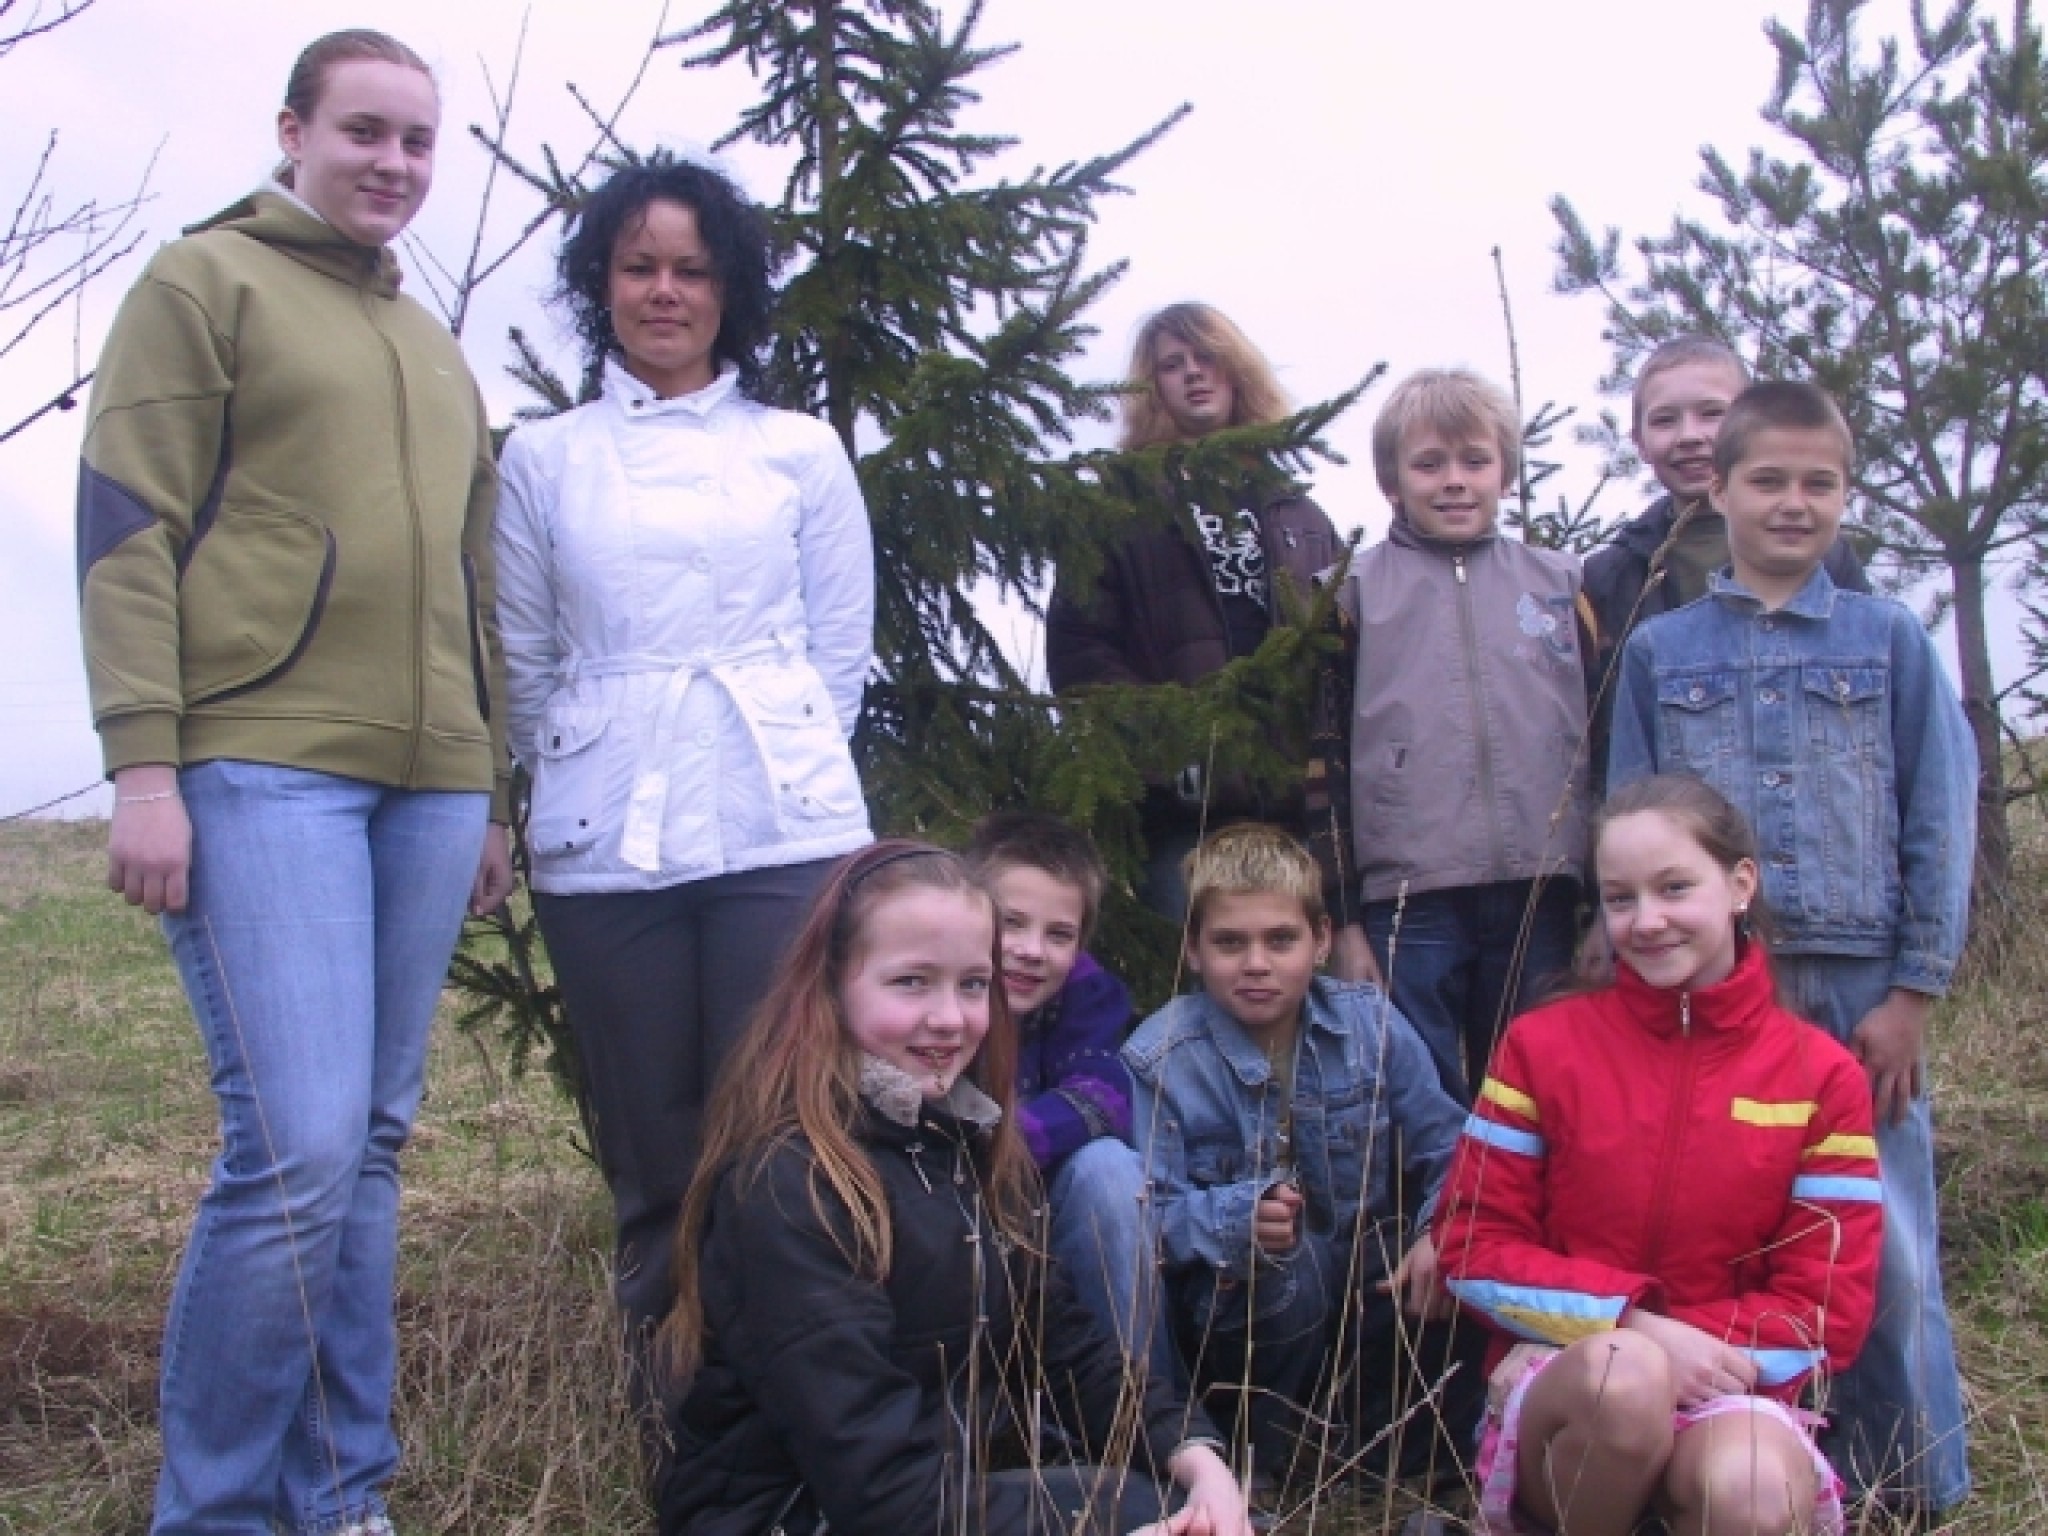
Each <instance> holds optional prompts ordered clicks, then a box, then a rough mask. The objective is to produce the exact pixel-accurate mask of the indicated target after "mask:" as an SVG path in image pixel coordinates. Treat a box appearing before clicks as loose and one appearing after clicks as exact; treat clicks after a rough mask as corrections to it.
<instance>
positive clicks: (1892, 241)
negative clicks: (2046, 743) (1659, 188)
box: [1552, 0, 2048, 930]
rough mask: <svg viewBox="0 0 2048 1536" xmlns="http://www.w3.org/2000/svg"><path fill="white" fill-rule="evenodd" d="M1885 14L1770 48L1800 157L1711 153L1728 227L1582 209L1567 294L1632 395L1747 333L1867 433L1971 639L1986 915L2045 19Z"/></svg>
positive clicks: (1967, 653) (2033, 485)
mask: <svg viewBox="0 0 2048 1536" xmlns="http://www.w3.org/2000/svg"><path fill="white" fill-rule="evenodd" d="M1865 9H1866V0H1809V4H1808V7H1807V13H1806V22H1805V27H1804V29H1803V31H1801V32H1795V31H1793V30H1792V29H1791V28H1789V27H1787V26H1784V25H1782V24H1780V23H1777V22H1772V23H1770V24H1769V25H1768V26H1767V28H1766V32H1767V34H1768V36H1769V38H1770V42H1771V45H1772V47H1773V48H1774V49H1775V50H1776V52H1777V56H1778V75H1777V82H1776V85H1775V87H1774V88H1773V90H1772V92H1771V96H1770V99H1769V101H1768V102H1767V103H1766V104H1765V105H1764V108H1763V113H1762V115H1763V119H1764V121H1765V122H1766V123H1767V124H1769V125H1770V126H1771V127H1772V128H1773V129H1775V130H1777V131H1778V133H1779V134H1780V135H1781V136H1782V137H1783V139H1784V140H1785V141H1787V143H1788V146H1789V152H1788V153H1787V154H1786V155H1784V156H1782V157H1781V156H1779V155H1775V154H1768V153H1765V152H1762V151H1753V152H1752V153H1751V154H1750V157H1749V160H1748V162H1747V164H1746V165H1742V166H1737V165H1736V164H1734V163H1732V162H1731V161H1730V160H1729V159H1727V158H1726V157H1724V156H1723V155H1721V154H1720V153H1719V152H1718V151H1716V150H1714V149H1712V148H1708V149H1705V150H1703V151H1702V152H1701V159H1702V162H1703V167H1704V169H1703V172H1702V175H1701V178H1700V186H1701V188H1702V189H1703V190H1704V191H1705V192H1706V193H1707V194H1708V196H1709V197H1710V198H1711V199H1712V201H1713V203H1714V204H1715V206H1716V208H1717V210H1718V214H1719V220H1718V224H1712V223H1709V222H1707V221H1705V220H1699V219H1692V218H1684V217H1681V218H1679V219H1677V220H1676V221H1675V222H1674V223H1673V224H1672V226H1671V229H1670V231H1669V232H1668V233H1666V234H1664V235H1654V236H1646V237H1642V238H1639V239H1636V240H1634V241H1632V242H1630V252H1631V255H1630V257H1629V258H1624V256H1623V242H1622V238H1621V236H1620V233H1619V232H1618V231H1615V230H1611V229H1610V230H1608V231H1606V232H1605V233H1604V234H1603V235H1601V236H1599V237H1596V236H1594V235H1593V233H1592V232H1591V231H1590V230H1589V229H1588V228H1587V226H1586V224H1585V223H1584V221H1583V220H1582V219H1581V218H1580V217H1579V215H1578V214H1577V212H1576V211H1575V210H1574V209H1573V208H1572V206H1571V205H1570V203H1568V202H1566V201H1565V200H1564V199H1563V198H1559V199H1557V200H1556V201H1555V202H1554V203H1553V205H1552V207H1553V211H1554V212H1555V214H1556V216H1557V219H1558V222H1559V225H1560V227H1561V230H1562V236H1561V238H1560V241H1559V245H1558V252H1559V271H1558V279H1557V282H1558V286H1559V287H1560V289H1562V290H1563V291H1565V292H1582V291H1585V292H1595V293H1598V294H1599V295H1600V296H1601V297H1602V298H1603V299H1604V300H1605V302H1606V305H1607V323H1606V335H1607V339H1608V341H1609V342H1610V344H1611V345H1612V347H1613V349H1614V358H1615V371H1614V375H1613V377H1612V378H1611V379H1610V380H1609V384H1610V386H1612V387H1625V385H1626V381H1627V380H1628V378H1629V377H1630V376H1631V375H1632V373H1633V371H1634V368H1635V365H1636V363H1637V362H1638V361H1639V360H1640V359H1641V358H1642V357H1643V356H1644V355H1645V354H1646V353H1647V352H1648V351H1649V350H1650V349H1651V348H1652V347H1654V346H1655V345H1656V344H1657V343H1658V342H1660V341H1662V340H1664V339H1666V338H1667V337H1670V336H1672V335H1674V334H1677V333H1680V332H1684V331H1702V332H1706V333H1709V334H1715V335H1720V336H1724V337H1726V338H1727V339H1728V340H1729V341H1731V342H1732V343H1734V344H1735V345H1736V346H1737V347H1739V348H1740V349H1741V350H1743V351H1744V352H1746V353H1747V354H1749V356H1750V357H1751V359H1752V361H1753V362H1754V363H1755V365H1756V367H1757V369H1758V370H1759V372H1760V373H1762V374H1764V375H1785V376H1790V377H1804V378H1811V379H1813V380H1814V381H1815V382H1816V383H1819V384H1821V385H1822V386H1824V387H1826V388H1827V389H1829V390H1831V391H1832V392H1833V393H1834V394H1835V395H1836V397H1837V398H1838V399H1839V400H1841V402H1842V404H1843V407H1844V408H1845V410H1846V411H1847V412H1848V415H1849V421H1850V426H1851V428H1852V430H1853V431H1854V433H1855V436H1856V442H1857V448H1858V454H1859V459H1858V463H1857V466H1856V472H1855V490H1856V493H1857V503H1858V505H1857V509H1856V510H1857V512H1858V514H1859V516H1858V521H1859V530H1858V536H1859V537H1860V538H1862V539H1864V540H1865V541H1867V542H1866V546H1865V547H1866V549H1870V548H1875V549H1876V550H1878V551H1880V552H1881V554H1882V556H1883V559H1884V561H1885V562H1886V563H1887V564H1889V565H1890V566H1891V568H1892V569H1893V571H1894V572H1895V573H1897V574H1900V575H1901V576H1902V577H1903V578H1904V579H1905V581H1906V582H1908V583H1909V584H1910V583H1912V582H1915V581H1919V580H1923V579H1933V580H1934V581H1936V582H1937V583H1938V591H1937V599H1936V606H1937V611H1938V612H1946V613H1947V614H1949V615H1950V616H1952V617H1953V619H1954V621H1955V634H1956V656H1957V661H1958V670H1959V672H1960V675H1961V679H1962V696H1963V707H1964V710H1965V711H1966V713H1967V714H1968V716H1969V720H1970V725H1971V728H1972V730H1973V733H1974V735H1975V738H1976V745H1977V753H1978V761H1979V764H1980V768H1981V775H1982V777H1981V780H1980V785H1979V797H1978V851H1977V871H1978V875H1977V890H1978V905H1977V912H1978V915H1979V917H1980V919H1983V920H1987V921H1985V922H1983V923H1981V924H1980V926H1981V927H1985V928H1988V929H1991V930H1995V929H1996V928H1997V927H1998V925H1999V922H2000V920H2001V918H2002V915H2003V913H2004V911H2005V909H2006V906H2007V900H2008V895H2009V891H2010V886H2011V841H2010V834H2009V831H2008V828H2007V820H2006V804H2007V800H2008V798H2009V791H2008V789H2007V785H2006V781H2005V772H2004V769H2003V758H2004V755H2003V747H2004V745H2005V742H2004V726H2003V722H2002V720H2001V713H2000V704H2001V700H2002V695H2001V693H2000V691H1999V689H1998V688H1997V687H1996V685H1995V684H1994V681H1993V677H1992V668H1991V653H1990V643H1989V632H1988V625H1987V616H1986V598H1987V595H1988V593H1989V591H1990V588H1991V586H1992V584H1993V580H1994V577H1993V569H1994V562H1996V561H1997V560H1998V559H1999V558H2000V557H2001V556H2002V555H2007V554H2008V553H2015V554H2016V553H2023V552H2024V551H2025V550H2026V549H2027V548H2028V546H2029V544H2030V542H2031V541H2033V540H2036V539H2038V538H2039V537H2040V534H2041V531H2042V528H2043V521H2044V508H2048V346H2044V345H2043V337H2044V336H2048V291H2044V285H2043V281H2042V271H2043V260H2044V249H2048V247H2044V242H2048V74H2044V71H2043V67H2042V52H2041V35H2040V32H2039V30H2038V29H2037V28H2036V27H2035V26H2034V25H2033V21H2032V17H2031V14H2030V10H2029V4H2028V0H2016V3H2015V6H2014V10H2013V15H2012V18H2011V21H2010V24H2009V25H2008V26H2007V27H2006V28H2005V30H2004V31H2003V32H2001V31H2000V30H1999V28H1998V27H1997V26H1995V25H1994V24H1993V23H1991V22H1989V21H1987V20H1982V19H1980V18H1979V17H1978V16H1977V14H1976V12H1975V9H1974V6H1973V5H1972V4H1971V3H1970V0H1958V3H1955V4H1952V5H1951V6H1950V7H1949V8H1948V9H1947V10H1946V11H1945V12H1943V13H1941V14H1940V15H1938V16H1934V17H1930V16H1929V14H1928V11H1927V8H1926V7H1925V6H1924V5H1923V4H1919V3H1916V4H1915V5H1914V6H1913V9H1912V35H1911V37H1910V39H1908V40H1906V41H1905V42H1904V43H1902V42H1901V41H1900V40H1898V39H1895V38H1885V39H1882V40H1880V41H1879V42H1877V43H1876V44H1875V46H1870V45H1868V44H1867V43H1866V42H1865V39H1864V38H1863V36H1862V35H1861V33H1860V32H1859V30H1858V24H1859V22H1860V20H1861V19H1862V13H1863V12H1864V10H1865Z"/></svg>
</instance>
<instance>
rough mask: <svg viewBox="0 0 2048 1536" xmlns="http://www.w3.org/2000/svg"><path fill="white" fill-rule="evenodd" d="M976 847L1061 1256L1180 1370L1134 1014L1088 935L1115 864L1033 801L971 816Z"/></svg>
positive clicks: (1026, 1120)
mask: <svg viewBox="0 0 2048 1536" xmlns="http://www.w3.org/2000/svg"><path fill="white" fill-rule="evenodd" d="M967 860H968V862H969V864H970V865H971V866H972V867H973V868H974V870H975V872H976V873H977V874H978V875H979V876H980V878H981V881H982V883H983V884H984V885H985V886H987V887H988V890H989V893H990V895H991V896H993V897H994V898H995V903H996V911H997V915H998V919H999V921H1000V924H1001V929H1002V981H1003V993H1004V996H1005V998H1006V1000H1007V1001H1008V1003H1009V1005H1010V1016H1011V1017H1012V1018H1013V1019H1014V1020H1015V1021H1016V1024H1017V1128H1018V1129H1019V1130H1020V1131H1021V1132H1022V1133H1023V1135H1024V1140H1025V1144H1026V1145H1027V1146H1029V1147H1030V1149H1031V1156H1032V1158H1033V1160H1034V1161H1036V1162H1037V1164H1038V1171H1039V1173H1040V1175H1041V1176H1043V1178H1044V1180H1045V1188H1046V1196H1047V1200H1048V1202H1049V1203H1050V1205H1051V1208H1052V1210H1051V1216H1052V1222H1051V1243H1052V1251H1053V1256H1054V1258H1056V1259H1057V1260H1058V1261H1059V1262H1060V1264H1061V1265H1062V1266H1063V1267H1064V1268H1065V1269H1066V1270H1067V1273H1068V1275H1069V1277H1070V1278H1071V1279H1072V1281H1073V1284H1074V1289H1075V1290H1076V1291H1078V1292H1079V1293H1080V1296H1081V1299H1082V1301H1083V1302H1085V1303H1086V1304H1087V1306H1088V1307H1089V1309H1090V1310H1091V1311H1092V1312H1093V1313H1094V1314H1095V1316H1096V1318H1097V1320H1098V1321H1099V1322H1100V1323H1101V1324H1102V1325H1103V1327H1104V1328H1105V1329H1109V1330H1111V1331H1112V1334H1113V1336H1114V1337H1115V1339H1116V1340H1117V1342H1118V1344H1119V1345H1120V1346H1121V1347H1122V1349H1123V1352H1124V1356H1125V1358H1126V1359H1128V1360H1131V1361H1136V1360H1139V1359H1148V1358H1149V1359H1150V1360H1151V1361H1152V1363H1153V1366H1154V1368H1155V1369H1164V1370H1167V1371H1170V1370H1171V1359H1172V1357H1171V1355H1170V1353H1167V1351H1168V1349H1169V1346H1168V1345H1167V1344H1166V1343H1165V1342H1164V1340H1163V1337H1162V1336H1161V1330H1159V1329H1158V1328H1157V1327H1156V1326H1155V1323H1156V1321H1157V1318H1158V1315H1159V1307H1158V1300H1157V1297H1158V1284H1159V1267H1158V1262H1157V1259H1156V1257H1155V1251H1154V1244H1153V1241H1152V1231H1151V1226H1150V1223H1149V1222H1148V1221H1147V1219H1146V1206H1145V1202H1144V1195H1145V1170H1144V1168H1143V1166H1142V1165H1141V1164H1140V1162H1139V1160H1138V1154H1137V1153H1136V1152H1135V1151H1133V1150H1132V1148H1131V1144H1130V1135H1131V1078H1130V1074H1129V1072H1127V1071H1126V1070H1125V1069H1124V1064H1123V1061H1122V1060H1121V1059H1120V1058H1119V1056H1118V1054H1117V1052H1118V1050H1119V1048H1120V1047H1121V1046H1122V1045H1123V1041H1124V1036H1125V1035H1126V1034H1128V1033H1129V1032H1130V1026H1131V1023H1132V1021H1133V1019H1134V1018H1135V1017H1136V1010H1134V1009H1133V1008H1132V1006H1131V995H1130V993H1129V992H1128V991H1127V990H1125V987H1124V984H1123V983H1122V982H1121V981H1119V980H1117V978H1116V977H1114V976H1112V975H1111V974H1110V973H1109V972H1108V971H1105V970H1104V969H1103V968H1102V967H1101V966H1100V965H1099V964H1097V963H1096V961H1095V959H1094V957H1093V956H1091V955H1090V954H1088V953H1087V951H1085V950H1084V949H1082V948H1081V945H1082V943H1083V941H1084V940H1085V939H1086V938H1087V936H1088V933H1089V930H1090V929H1091V928H1093V926H1094V923H1095V915H1096V911H1097V909H1098V908H1099V906H1100V904H1101V901H1102V891H1103V887H1104V885H1105V884H1106V883H1107V879H1108V877H1107V875H1106V873H1105V872H1104V870H1103V867H1102V860H1101V858H1100V857H1099V856H1098V855H1097V854H1096V852H1095V847H1094V845H1093V844H1092V843H1091V842H1090V841H1089V840H1088V837H1087V835H1086V834H1085V833H1083V832H1081V831H1079V830H1077V829H1076V828H1074V827H1071V826H1069V825H1068V824H1067V823H1065V822H1063V821H1061V820H1059V819H1058V818H1057V817H1054V816H1047V815H1043V814H1041V813H1039V812H1036V811H1004V812H998V813H997V814H995V815H993V816H989V817H986V818H984V819H983V820H982V822H981V823H980V825H978V826H977V827H976V828H975V829H974V835H973V838H972V839H971V841H970V842H969V843H968V845H967Z"/></svg>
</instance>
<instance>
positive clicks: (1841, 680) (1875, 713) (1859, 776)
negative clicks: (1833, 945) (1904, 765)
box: [1800, 663, 1899, 925]
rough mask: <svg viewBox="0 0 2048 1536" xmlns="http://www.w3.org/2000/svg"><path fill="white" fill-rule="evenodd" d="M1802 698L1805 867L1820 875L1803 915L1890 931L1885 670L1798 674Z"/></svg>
mask: <svg viewBox="0 0 2048 1536" xmlns="http://www.w3.org/2000/svg"><path fill="white" fill-rule="evenodd" d="M1800 690H1801V693H1802V695H1803V703H1804V705H1805V715H1806V720H1805V727H1806V730H1805V746H1806V749H1807V763H1808V769H1807V775H1806V790H1807V792H1806V795H1805V797H1804V803H1803V805H1802V807H1801V811H1800V821H1801V835H1802V841H1803V842H1804V843H1805V846H1804V847H1803V848H1802V849H1801V855H1802V860H1801V862H1802V863H1803V864H1804V866H1805V867H1806V868H1807V869H1808V870H1811V871H1815V872H1818V873H1819V874H1820V875H1821V879H1820V880H1819V881H1818V882H1814V881H1811V880H1809V881H1808V882H1807V883H1806V888H1805V890H1804V892H1803V894H1804V895H1805V897H1806V901H1805V906H1806V908H1807V911H1806V914H1805V915H1806V916H1807V917H1808V918H1810V919H1816V920H1820V921H1825V922H1830V923H1851V924H1873V925H1875V924H1886V923H1889V922H1890V921H1891V917H1892V914H1893V911H1894V909H1895V908H1896V906H1897V903H1898V900H1899V891H1898V879H1897V874H1896V871H1897V867H1898V860H1897V857H1896V844H1897V836H1896V832H1895V831H1894V827H1895V823H1896V817H1895V816H1894V815H1891V814H1888V812H1890V811H1891V809H1892V807H1893V804H1894V802H1895V800H1896V795H1895V792H1894V789H1893V779H1894V773H1893V763H1892V746H1891V742H1892V732H1891V711H1890V699H1889V697H1888V693H1889V690H1888V686H1887V678H1886V675H1885V669H1884V668H1882V667H1873V666H1844V665H1840V664H1828V663H1810V664H1808V665H1806V666H1804V667H1802V668H1801V669H1800ZM1874 876H1876V877H1875V878H1874Z"/></svg>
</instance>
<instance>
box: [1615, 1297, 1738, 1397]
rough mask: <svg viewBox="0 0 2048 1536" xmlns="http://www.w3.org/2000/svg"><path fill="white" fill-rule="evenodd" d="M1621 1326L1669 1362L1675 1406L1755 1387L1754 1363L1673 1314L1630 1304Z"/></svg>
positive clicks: (1734, 1348) (1731, 1346) (1728, 1345)
mask: <svg viewBox="0 0 2048 1536" xmlns="http://www.w3.org/2000/svg"><path fill="white" fill-rule="evenodd" d="M1621 1326H1622V1327H1624V1328H1628V1329H1632V1330H1633V1331H1634V1332H1636V1333H1640V1334H1642V1335H1643V1336H1644V1337H1645V1338H1647V1339H1649V1340H1650V1341H1651V1342H1652V1343H1654V1344H1656V1345H1657V1347H1658V1348H1660V1349H1662V1350H1663V1351H1664V1355H1665V1358H1666V1359H1668V1360H1669V1361H1670V1362H1671V1383H1672V1385H1673V1386H1674V1387H1676V1388H1677V1390H1678V1406H1679V1407H1681V1408H1697V1407H1698V1406H1699V1405H1700V1404H1701V1403H1704V1402H1706V1401H1707V1400H1708V1399H1709V1398H1714V1397H1728V1396H1730V1395H1733V1394H1736V1393H1742V1392H1754V1391H1755V1390H1756V1362H1755V1361H1754V1360H1752V1359H1750V1358H1749V1356H1747V1355H1745V1354H1744V1353H1743V1352H1742V1351H1741V1350H1739V1349H1737V1348H1736V1347H1735V1346H1734V1345H1732V1344H1723V1343H1722V1342H1721V1341H1720V1340H1719V1339H1717V1338H1715V1337H1714V1336H1713V1335H1712V1334H1711V1333H1706V1332H1704V1331H1702V1330H1701V1329H1698V1328H1695V1327H1693V1325H1692V1324H1691V1323H1681V1322H1680V1321H1679V1320H1678V1319H1677V1318H1675V1317H1665V1316H1663V1315H1661V1314H1660V1313H1656V1312H1645V1311H1643V1310H1642V1309H1641V1308H1639V1307H1631V1308H1630V1309H1629V1313H1628V1315H1627V1316H1626V1317H1624V1318H1623V1319H1622V1321H1621Z"/></svg>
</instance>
